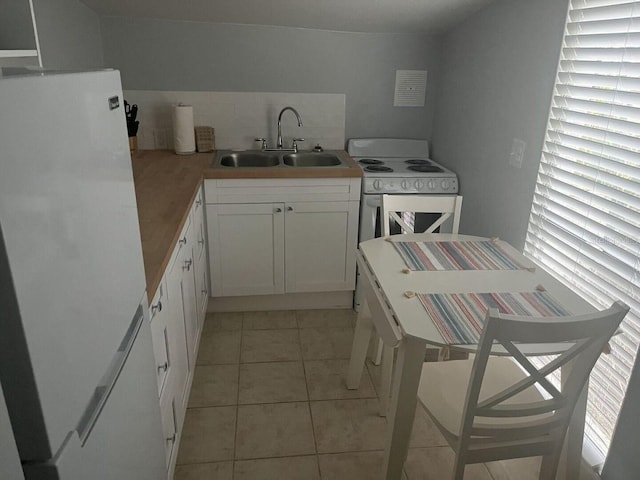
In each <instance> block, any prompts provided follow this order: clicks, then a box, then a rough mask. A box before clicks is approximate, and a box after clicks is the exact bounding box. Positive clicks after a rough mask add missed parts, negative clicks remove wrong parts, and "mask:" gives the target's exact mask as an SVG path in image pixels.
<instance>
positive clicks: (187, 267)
mask: <svg viewBox="0 0 640 480" xmlns="http://www.w3.org/2000/svg"><path fill="white" fill-rule="evenodd" d="M192 263H193V260H192V259H189V260H185V261H184V265H183V266H182V270H186V271H187V272H189V271H190V270H191V264H192Z"/></svg>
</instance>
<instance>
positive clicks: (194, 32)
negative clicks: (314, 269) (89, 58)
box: [102, 17, 440, 139]
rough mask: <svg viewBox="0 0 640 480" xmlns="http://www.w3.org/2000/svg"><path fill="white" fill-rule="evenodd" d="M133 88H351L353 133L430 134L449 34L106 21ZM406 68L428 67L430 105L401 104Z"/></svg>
mask: <svg viewBox="0 0 640 480" xmlns="http://www.w3.org/2000/svg"><path fill="white" fill-rule="evenodd" d="M102 32H103V41H104V52H105V63H106V65H107V66H109V67H114V68H118V69H119V70H120V71H121V73H122V82H123V85H124V87H125V89H127V90H160V91H185V90H190V91H214V92H288V93H311V94H317V93H330V94H344V95H346V125H345V128H346V136H347V138H349V137H357V136H405V137H415V138H427V139H428V138H430V135H431V125H432V119H433V111H434V105H435V100H436V92H437V89H438V66H439V64H440V48H439V47H440V43H439V38H438V37H435V36H428V35H403V34H365V33H342V32H329V31H322V30H309V29H299V28H288V27H266V26H249V25H222V24H208V23H198V22H179V21H167V20H155V19H134V18H119V17H106V18H103V19H102ZM396 69H418V70H428V71H429V74H428V76H429V78H428V84H427V101H426V106H425V107H417V108H416V107H412V108H398V107H393V93H394V92H393V90H394V84H395V71H396Z"/></svg>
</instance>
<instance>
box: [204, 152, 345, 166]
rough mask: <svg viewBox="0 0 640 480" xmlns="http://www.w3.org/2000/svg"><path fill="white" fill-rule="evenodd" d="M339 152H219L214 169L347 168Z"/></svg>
mask: <svg viewBox="0 0 640 480" xmlns="http://www.w3.org/2000/svg"><path fill="white" fill-rule="evenodd" d="M342 157H343V154H342V153H341V152H291V153H284V152H263V151H262V150H245V151H242V152H229V151H227V152H224V151H223V152H219V153H218V155H217V156H216V160H215V162H214V167H221V168H224V167H232V168H274V167H276V168H277V167H283V168H287V167H303V168H309V167H333V168H336V167H338V168H340V167H344V168H348V167H349V165H348V164H347V162H346V161H345V160H344V158H342Z"/></svg>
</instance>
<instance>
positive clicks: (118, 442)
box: [25, 320, 167, 480]
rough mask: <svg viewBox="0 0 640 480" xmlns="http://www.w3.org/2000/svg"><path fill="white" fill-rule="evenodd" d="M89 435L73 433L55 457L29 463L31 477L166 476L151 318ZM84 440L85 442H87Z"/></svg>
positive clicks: (106, 479) (108, 479) (139, 479)
mask: <svg viewBox="0 0 640 480" xmlns="http://www.w3.org/2000/svg"><path fill="white" fill-rule="evenodd" d="M91 426H92V427H91V428H90V430H89V432H88V436H87V437H86V439H82V438H80V436H79V435H78V433H77V432H72V433H71V434H69V436H68V437H67V439H66V442H65V443H64V444H63V448H62V449H61V451H60V452H58V453H57V455H56V457H55V458H54V459H53V461H51V462H49V463H47V464H44V465H30V466H25V477H26V479H27V480H53V479H56V480H58V479H59V480H86V479H91V480H162V479H166V478H167V471H166V464H165V452H164V444H163V442H164V439H163V435H162V427H161V424H160V406H159V402H158V388H157V384H156V378H155V363H154V361H153V350H152V346H151V331H150V328H149V322H148V321H146V320H145V321H143V322H142V323H141V325H140V329H139V330H138V333H137V337H136V338H135V340H134V341H133V343H132V346H131V348H130V351H129V354H128V356H127V357H126V361H125V363H124V366H123V367H122V369H121V370H120V374H119V376H118V377H117V379H116V381H115V384H114V385H113V388H112V389H111V390H110V392H109V394H108V397H107V399H106V402H105V403H104V405H103V406H102V407H101V408H100V409H99V415H98V416H97V418H95V419H94V421H92V422H91ZM83 440H84V445H83Z"/></svg>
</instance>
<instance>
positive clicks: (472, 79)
mask: <svg viewBox="0 0 640 480" xmlns="http://www.w3.org/2000/svg"><path fill="white" fill-rule="evenodd" d="M567 6H568V1H567V0H537V1H531V0H498V1H497V2H495V3H493V4H492V5H490V6H489V7H487V8H486V9H484V10H482V11H480V12H478V13H477V14H475V15H474V16H472V17H471V18H469V19H467V20H466V21H465V22H463V23H462V24H460V25H459V26H457V27H456V28H454V29H453V30H451V31H450V32H448V33H447V34H446V35H445V36H444V38H443V45H442V70H441V80H440V84H439V87H440V88H439V91H438V101H437V104H436V115H435V121H434V131H433V147H432V153H433V157H434V159H435V160H437V161H440V162H441V163H443V164H444V165H446V166H448V167H450V168H451V169H453V170H454V171H456V172H457V173H458V175H459V178H460V188H461V193H462V195H464V197H465V199H464V203H463V209H462V221H461V225H460V231H461V233H471V234H478V235H485V236H489V237H494V236H499V237H500V238H503V239H504V240H506V241H508V242H510V243H511V244H513V245H514V246H515V247H516V248H522V247H523V245H524V239H525V234H526V228H527V223H528V219H529V211H530V208H531V200H532V197H533V189H534V185H535V180H536V176H537V171H538V164H539V160H540V151H541V148H542V142H543V139H544V132H545V128H546V122H547V115H548V112H549V106H550V101H551V92H552V89H553V83H554V79H555V73H556V68H557V61H558V55H559V52H560V46H561V42H562V33H563V28H564V21H565V16H566V11H567ZM514 138H518V139H521V140H524V141H525V142H526V144H527V145H526V151H525V158H524V163H523V165H522V168H521V169H517V168H514V167H512V166H509V164H508V160H509V153H510V152H511V144H512V141H513V139H514Z"/></svg>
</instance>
